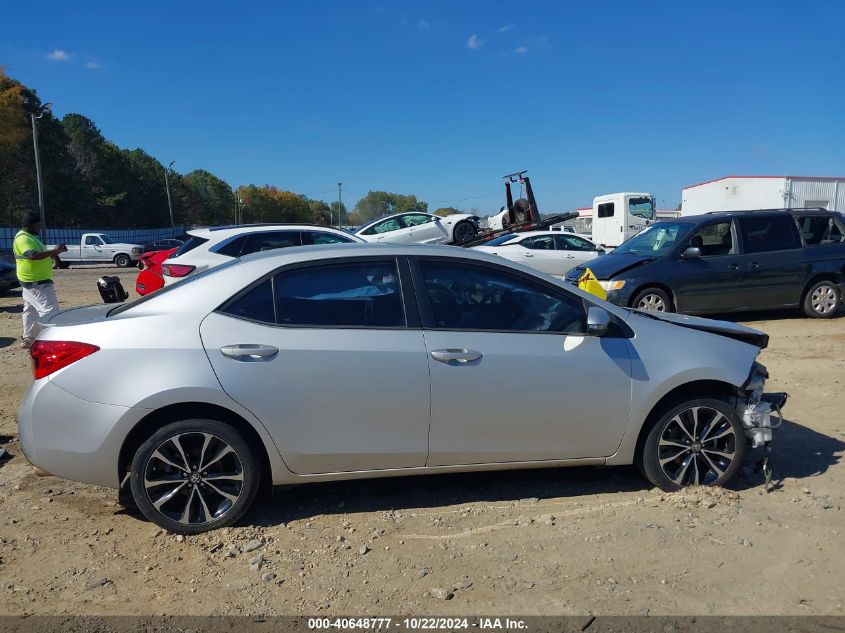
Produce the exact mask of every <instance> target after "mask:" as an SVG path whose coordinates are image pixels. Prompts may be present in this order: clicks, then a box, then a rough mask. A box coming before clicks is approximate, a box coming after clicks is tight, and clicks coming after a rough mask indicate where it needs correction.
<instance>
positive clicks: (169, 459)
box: [130, 420, 260, 534]
mask: <svg viewBox="0 0 845 633" xmlns="http://www.w3.org/2000/svg"><path fill="white" fill-rule="evenodd" d="M259 478H260V468H259V461H258V459H256V457H255V455H254V453H253V451H252V450H251V449H250V447H249V446H248V445H247V443H246V442H245V441H244V439H243V437H242V436H241V435H240V433H238V431H237V430H235V429H234V428H232V427H231V426H229V425H227V424H223V423H222V422H217V421H215V420H181V421H179V422H173V423H171V424H168V425H167V426H165V427H163V428H161V429H159V430H158V431H157V432H156V433H154V434H153V435H152V436H151V437H150V438H149V439H148V440H147V441H146V442H144V443H143V444H142V445H141V446H140V447H139V448H138V450H137V452H136V453H135V458H134V459H133V461H132V472H131V477H130V482H131V488H132V497H133V498H134V500H135V503H136V504H137V506H138V508H139V509H140V510H141V512H142V513H143V514H144V516H145V517H147V519H149V520H150V521H152V522H153V523H155V524H156V525H159V526H160V527H162V528H164V529H165V530H168V531H169V532H174V533H177V534H199V533H201V532H206V531H208V530H213V529H216V528H219V527H224V526H227V525H231V524H232V523H234V522H235V521H237V520H238V519H240V518H241V517H242V516H243V514H244V513H245V512H246V511H247V510H248V509H249V507H250V506H251V505H252V502H253V500H254V499H255V495H256V493H257V491H258V484H259Z"/></svg>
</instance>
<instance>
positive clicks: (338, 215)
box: [337, 181, 343, 228]
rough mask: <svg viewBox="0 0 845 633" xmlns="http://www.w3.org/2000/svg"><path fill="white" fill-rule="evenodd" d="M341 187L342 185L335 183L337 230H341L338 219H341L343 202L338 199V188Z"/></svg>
mask: <svg viewBox="0 0 845 633" xmlns="http://www.w3.org/2000/svg"><path fill="white" fill-rule="evenodd" d="M342 186H343V183H342V182H340V181H338V183H337V228H342V226H343V225H342V224H341V222H340V218H342V217H343V200H341V197H340V188H341V187H342Z"/></svg>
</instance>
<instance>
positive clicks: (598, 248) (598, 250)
mask: <svg viewBox="0 0 845 633" xmlns="http://www.w3.org/2000/svg"><path fill="white" fill-rule="evenodd" d="M596 252H597V253H605V252H607V251H605V250H604V246H596Z"/></svg>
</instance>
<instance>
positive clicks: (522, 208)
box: [513, 198, 531, 224]
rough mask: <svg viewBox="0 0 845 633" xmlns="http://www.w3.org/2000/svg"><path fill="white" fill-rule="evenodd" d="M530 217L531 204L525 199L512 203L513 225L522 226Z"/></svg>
mask: <svg viewBox="0 0 845 633" xmlns="http://www.w3.org/2000/svg"><path fill="white" fill-rule="evenodd" d="M530 215H531V204H530V203H529V202H528V200H526V199H525V198H520V199H519V200H517V201H516V202H514V203H513V223H514V224H524V223H525V222H528V218H529V216H530Z"/></svg>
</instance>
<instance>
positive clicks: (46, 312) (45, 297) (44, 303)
mask: <svg viewBox="0 0 845 633" xmlns="http://www.w3.org/2000/svg"><path fill="white" fill-rule="evenodd" d="M21 291H22V292H21V294H22V295H23V339H24V340H25V341H30V342H31V341H34V340H35V337H36V336H38V332H40V331H41V324H40V323H39V320H40V321H44V320H45V317H49V316H50V315H52V314H53V312H55V311H56V310H58V309H59V300H58V299H57V298H56V286H55V285H53V284H34V285H32V286H31V287H29V288H21Z"/></svg>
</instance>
